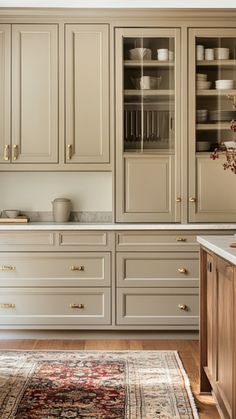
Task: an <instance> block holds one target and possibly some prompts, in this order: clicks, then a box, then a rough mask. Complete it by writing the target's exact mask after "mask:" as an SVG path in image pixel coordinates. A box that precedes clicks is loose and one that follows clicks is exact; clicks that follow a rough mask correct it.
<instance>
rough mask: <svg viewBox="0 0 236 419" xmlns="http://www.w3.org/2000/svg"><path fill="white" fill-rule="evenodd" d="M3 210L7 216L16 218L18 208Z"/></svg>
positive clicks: (18, 212)
mask: <svg viewBox="0 0 236 419" xmlns="http://www.w3.org/2000/svg"><path fill="white" fill-rule="evenodd" d="M4 212H5V214H6V216H7V217H8V218H16V217H17V216H18V215H19V214H20V211H19V210H4Z"/></svg>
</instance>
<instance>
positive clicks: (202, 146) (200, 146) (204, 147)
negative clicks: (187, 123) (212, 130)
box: [196, 141, 211, 151]
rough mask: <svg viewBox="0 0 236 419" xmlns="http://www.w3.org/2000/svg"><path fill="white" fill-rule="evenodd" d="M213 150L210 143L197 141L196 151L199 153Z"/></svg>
mask: <svg viewBox="0 0 236 419" xmlns="http://www.w3.org/2000/svg"><path fill="white" fill-rule="evenodd" d="M210 148H211V142H210V141H197V143H196V149H197V151H209V150H210Z"/></svg>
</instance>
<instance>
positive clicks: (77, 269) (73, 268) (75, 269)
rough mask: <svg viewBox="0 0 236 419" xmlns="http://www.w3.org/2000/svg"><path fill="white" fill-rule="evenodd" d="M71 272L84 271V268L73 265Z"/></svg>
mask: <svg viewBox="0 0 236 419" xmlns="http://www.w3.org/2000/svg"><path fill="white" fill-rule="evenodd" d="M70 270H71V271H84V266H83V265H81V266H76V265H72V266H70Z"/></svg>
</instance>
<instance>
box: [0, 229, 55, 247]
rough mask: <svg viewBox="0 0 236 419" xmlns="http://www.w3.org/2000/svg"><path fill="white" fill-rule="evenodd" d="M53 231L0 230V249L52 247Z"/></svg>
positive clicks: (53, 242)
mask: <svg viewBox="0 0 236 419" xmlns="http://www.w3.org/2000/svg"><path fill="white" fill-rule="evenodd" d="M54 245H55V233H53V232H51V231H25V232H24V231H0V250H1V251H3V252H6V251H15V250H16V251H17V250H19V251H26V250H30V251H33V250H45V249H52V248H53V246H54Z"/></svg>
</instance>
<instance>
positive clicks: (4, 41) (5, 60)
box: [0, 24, 11, 163]
mask: <svg viewBox="0 0 236 419" xmlns="http://www.w3.org/2000/svg"><path fill="white" fill-rule="evenodd" d="M0 57H1V59H0V92H1V94H0V163H7V162H8V161H9V158H10V155H9V152H10V142H11V113H10V112H11V108H10V107H11V100H10V95H11V25H7V24H6V25H0Z"/></svg>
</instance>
